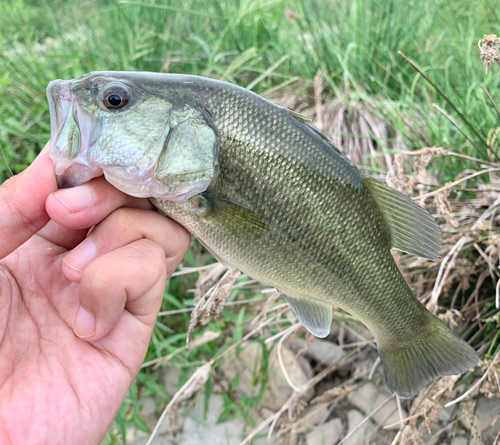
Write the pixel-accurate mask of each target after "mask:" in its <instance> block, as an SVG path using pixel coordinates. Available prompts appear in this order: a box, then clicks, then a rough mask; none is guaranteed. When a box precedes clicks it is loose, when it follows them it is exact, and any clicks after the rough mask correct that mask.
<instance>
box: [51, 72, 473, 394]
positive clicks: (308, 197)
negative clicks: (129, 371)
mask: <svg viewBox="0 0 500 445" xmlns="http://www.w3.org/2000/svg"><path fill="white" fill-rule="evenodd" d="M47 95H48V100H49V103H50V112H51V122H52V136H51V149H50V155H51V157H52V159H53V160H54V163H55V169H56V174H57V175H58V178H59V183H60V186H62V187H70V186H75V185H78V184H81V183H83V182H85V181H88V180H89V179H91V178H93V177H96V176H99V175H101V174H104V175H105V177H106V178H107V180H108V181H109V182H110V183H111V184H113V185H114V186H115V187H117V188H118V189H120V190H122V191H123V192H125V193H128V194H130V195H133V196H138V197H145V198H150V199H151V202H152V203H153V204H154V205H155V206H156V207H157V208H158V210H160V211H161V212H163V213H164V214H165V215H167V216H169V217H170V218H172V219H174V220H175V221H177V222H178V223H180V224H181V225H183V226H184V227H185V228H186V229H187V230H188V231H189V232H191V233H192V234H193V235H194V236H195V237H196V238H198V240H199V241H200V242H201V243H202V244H203V245H204V246H206V248H207V249H208V250H209V251H211V252H212V253H213V254H214V256H215V257H216V258H217V259H218V260H219V261H221V262H222V263H224V264H226V265H228V266H231V267H235V268H238V269H240V270H242V271H243V272H245V273H247V274H248V275H249V276H251V277H252V278H254V279H256V280H259V281H263V282H265V283H268V284H269V285H272V286H275V287H276V288H277V289H278V290H279V292H281V294H282V295H283V297H284V298H285V300H286V301H287V302H288V303H289V304H290V306H291V307H292V309H293V311H294V313H295V314H296V316H297V318H298V319H299V320H300V322H301V323H302V324H303V325H304V326H305V328H306V329H307V330H308V331H309V332H311V333H312V334H313V335H316V336H318V337H325V336H327V335H328V333H329V331H330V325H331V322H332V310H333V306H334V305H336V306H339V307H341V308H342V309H344V310H346V311H347V312H349V313H351V314H353V315H354V316H355V317H356V318H358V319H359V320H360V321H361V322H363V323H364V324H365V325H366V326H367V327H368V329H369V330H370V331H371V332H372V334H373V336H374V338H375V340H376V342H377V346H378V352H379V355H380V358H381V360H382V363H383V367H384V372H385V376H386V381H387V384H388V386H389V388H390V389H391V391H393V392H396V393H397V394H399V395H400V396H401V397H411V396H413V395H415V394H416V393H418V392H419V391H420V390H421V389H422V388H423V387H424V386H425V385H426V384H427V383H428V382H430V381H431V380H433V379H436V378H437V377H439V376H442V375H452V374H460V373H463V372H465V371H467V370H469V369H470V368H472V367H474V366H475V365H476V364H477V362H478V355H477V353H476V351H474V349H473V348H471V347H470V346H469V345H468V344H467V343H466V342H465V341H463V340H462V339H461V338H460V337H459V336H457V335H456V334H455V333H453V331H451V330H450V329H449V328H448V327H447V326H446V325H445V324H444V323H443V322H442V321H441V320H439V319H438V318H437V317H435V316H434V315H433V314H431V313H430V312H429V311H428V310H426V309H425V307H424V306H423V305H422V304H421V303H420V302H419V301H418V300H417V299H416V298H415V296H414V295H413V294H412V292H411V290H410V288H409V287H408V285H407V284H406V282H405V280H404V278H403V276H402V275H401V273H400V272H399V270H398V268H397V266H396V264H395V262H394V260H393V257H392V255H391V253H390V248H391V247H394V248H396V249H399V250H402V251H404V252H408V253H410V254H414V255H418V256H421V257H424V258H427V259H430V260H434V261H435V260H437V259H438V258H439V252H440V247H441V234H440V229H439V226H438V225H437V223H436V222H435V221H434V219H433V218H432V217H431V216H430V215H429V214H428V213H427V211H426V210H424V209H423V208H422V207H420V206H419V205H417V204H416V203H415V202H413V201H412V200H411V199H410V198H408V197H407V196H405V195H403V194H401V193H399V192H397V191H395V190H393V189H391V188H389V187H388V186H386V185H385V184H383V183H381V182H379V181H377V180H375V179H374V178H372V177H370V176H368V175H366V174H365V173H364V172H363V171H361V170H360V169H359V168H357V167H356V166H355V165H354V164H352V163H351V162H350V161H349V160H348V159H347V158H346V157H345V156H344V155H343V154H342V153H341V152H340V151H339V150H338V149H337V148H336V147H335V146H333V144H332V143H331V142H330V141H329V140H328V139H327V138H326V137H325V136H324V135H323V134H321V133H320V132H319V131H318V130H317V129H316V128H314V127H313V126H311V125H310V124H309V123H308V122H307V120H306V119H305V118H303V117H302V116H300V115H298V114H296V113H294V112H293V111H290V110H288V109H285V108H283V107H280V106H277V105H275V104H273V103H271V102H269V101H267V100H265V99H264V98H262V97H260V96H258V95H257V94H254V93H252V92H250V91H248V90H245V89H244V88H240V87H237V86H235V85H231V84H229V83H225V82H221V81H217V80H213V79H208V78H203V77H197V76H187V75H174V74H155V73H133V72H96V73H91V74H88V75H85V76H82V77H80V78H78V79H75V80H70V81H62V80H55V81H53V82H51V83H50V84H49V87H48V90H47Z"/></svg>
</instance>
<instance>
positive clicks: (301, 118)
mask: <svg viewBox="0 0 500 445" xmlns="http://www.w3.org/2000/svg"><path fill="white" fill-rule="evenodd" d="M287 110H288V108H287ZM288 112H289V113H290V114H291V115H292V116H293V117H294V118H295V119H297V120H298V121H299V122H302V123H307V122H311V119H310V118H308V117H307V116H304V115H303V114H300V113H296V112H295V111H292V110H288Z"/></svg>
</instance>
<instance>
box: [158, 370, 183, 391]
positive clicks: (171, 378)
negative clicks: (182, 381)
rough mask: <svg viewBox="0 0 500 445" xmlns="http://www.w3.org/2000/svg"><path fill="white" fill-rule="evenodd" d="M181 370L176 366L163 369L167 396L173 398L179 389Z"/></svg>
mask: <svg viewBox="0 0 500 445" xmlns="http://www.w3.org/2000/svg"><path fill="white" fill-rule="evenodd" d="M180 375H181V370H180V369H179V368H176V367H174V366H165V367H164V368H163V369H162V378H163V386H164V387H165V391H167V394H168V395H169V396H170V397H172V396H173V395H174V394H175V393H176V392H177V390H178V389H179V377H180Z"/></svg>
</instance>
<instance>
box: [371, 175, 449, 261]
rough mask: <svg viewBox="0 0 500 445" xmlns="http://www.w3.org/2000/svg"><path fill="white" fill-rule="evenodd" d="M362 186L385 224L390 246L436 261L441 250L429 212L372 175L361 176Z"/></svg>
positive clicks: (438, 233)
mask: <svg viewBox="0 0 500 445" xmlns="http://www.w3.org/2000/svg"><path fill="white" fill-rule="evenodd" d="M363 185H364V186H365V187H366V188H367V189H368V190H369V191H370V193H371V195H372V198H373V199H374V200H375V202H376V203H377V206H378V208H379V210H380V212H381V213H382V216H383V218H384V220H385V222H386V224H387V226H388V227H389V231H390V234H391V245H392V247H394V248H396V249H399V250H402V251H403V252H406V253H411V254H412V255H417V256H420V257H422V258H427V259H428V260H432V261H437V260H438V259H439V256H440V252H441V229H440V228H439V226H438V224H437V222H436V220H435V219H434V218H433V217H432V216H431V215H430V214H429V212H427V210H425V209H424V208H422V207H420V206H419V205H418V204H417V203H416V202H415V201H413V200H412V199H410V198H409V197H408V196H406V195H404V194H403V193H400V192H398V191H397V190H394V189H391V188H390V187H388V186H387V185H385V184H382V183H381V182H379V181H377V180H376V179H374V178H370V177H367V178H365V179H363Z"/></svg>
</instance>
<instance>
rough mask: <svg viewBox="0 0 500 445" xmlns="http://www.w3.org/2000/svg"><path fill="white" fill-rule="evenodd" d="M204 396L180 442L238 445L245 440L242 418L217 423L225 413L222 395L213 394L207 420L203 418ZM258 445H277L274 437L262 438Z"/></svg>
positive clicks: (183, 444)
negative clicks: (269, 438)
mask: <svg viewBox="0 0 500 445" xmlns="http://www.w3.org/2000/svg"><path fill="white" fill-rule="evenodd" d="M204 404H205V401H204V396H199V397H198V399H197V400H196V404H195V406H194V408H193V409H192V410H191V412H190V413H189V417H188V418H187V419H186V422H185V424H184V431H183V433H182V436H181V438H180V440H179V443H180V444H182V445H238V444H239V443H241V442H242V440H243V439H244V438H245V437H244V436H243V430H244V427H245V421H244V419H243V418H242V417H238V418H236V419H230V420H228V421H226V422H221V423H217V420H218V419H219V416H220V415H221V414H222V412H223V411H224V399H223V397H222V396H221V395H220V394H212V395H211V396H210V400H209V407H208V411H207V418H206V419H204V418H203V410H204ZM255 443H256V444H258V445H277V443H278V441H277V439H275V438H274V437H273V438H271V440H269V441H268V440H267V438H265V437H262V438H259V439H258V440H256V441H255Z"/></svg>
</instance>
